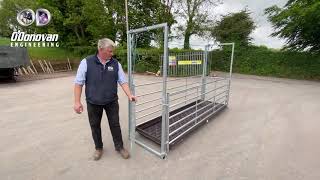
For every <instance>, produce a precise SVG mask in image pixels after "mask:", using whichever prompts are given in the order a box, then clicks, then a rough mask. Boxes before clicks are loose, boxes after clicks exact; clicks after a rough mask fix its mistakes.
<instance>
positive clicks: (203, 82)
mask: <svg viewBox="0 0 320 180" xmlns="http://www.w3.org/2000/svg"><path fill="white" fill-rule="evenodd" d="M207 54H208V46H206V47H205V52H204V58H203V62H202V85H201V94H202V95H201V100H203V101H204V100H205V92H206V81H207V79H206V77H207Z"/></svg>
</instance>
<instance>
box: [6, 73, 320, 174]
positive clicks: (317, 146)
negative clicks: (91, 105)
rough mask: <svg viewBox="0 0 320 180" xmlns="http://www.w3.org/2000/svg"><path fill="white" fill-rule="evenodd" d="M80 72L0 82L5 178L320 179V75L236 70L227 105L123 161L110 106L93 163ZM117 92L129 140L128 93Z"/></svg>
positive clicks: (104, 119) (124, 127) (125, 135)
mask: <svg viewBox="0 0 320 180" xmlns="http://www.w3.org/2000/svg"><path fill="white" fill-rule="evenodd" d="M73 79H74V75H70V76H68V77H59V78H54V79H45V80H36V81H26V82H18V83H9V84H6V83H1V84H0V102H1V103H0V129H1V131H0V179H1V180H31V179H32V180H33V179H34V180H38V179H39V180H46V179H50V180H51V179H55V180H71V179H77V180H90V179H91V180H100V179H101V180H102V179H109V180H116V179H128V180H129V179H130V180H131V179H141V180H142V179H146V180H151V179H154V180H157V179H168V180H176V179H181V180H189V179H194V180H201V179H208V180H209V179H210V180H214V179H215V180H242V179H249V180H260V179H261V180H300V179H301V180H302V179H303V180H319V179H320V171H319V167H320V158H319V153H320V141H319V140H318V139H319V138H320V82H312V81H298V80H288V79H278V78H261V77H255V76H245V75H234V78H233V81H232V87H231V97H230V104H229V108H228V109H226V110H225V111H224V112H223V113H221V114H220V115H219V116H218V117H217V118H216V119H215V120H213V121H210V122H209V123H207V124H206V125H205V126H202V127H201V128H199V129H198V130H197V131H196V132H194V133H192V135H190V136H188V138H186V139H185V140H184V141H183V142H182V143H180V144H179V145H178V146H177V147H176V148H174V150H172V151H170V152H169V156H168V158H167V159H166V160H161V159H160V158H158V157H156V156H155V155H153V154H151V153H149V152H147V151H145V150H143V149H142V148H141V147H136V148H135V154H133V155H132V157H131V158H130V159H129V160H123V159H122V158H121V157H120V156H119V155H118V154H117V153H116V152H115V151H114V148H113V142H112V138H111V134H110V130H109V127H108V124H107V119H106V115H105V114H104V115H103V121H102V131H103V142H104V148H105V149H104V155H103V157H102V159H101V160H99V161H97V162H96V161H93V160H91V155H92V153H93V151H94V145H93V140H92V137H91V131H90V127H89V122H88V119H87V111H86V110H85V111H84V112H83V113H82V114H81V115H78V114H76V113H74V111H73V101H74V100H73ZM139 79H140V80H142V81H143V80H145V82H152V81H153V80H154V79H155V77H152V76H147V77H144V76H139ZM119 92H120V93H119V98H120V100H119V103H120V112H121V113H120V118H121V120H120V121H121V125H122V133H123V138H124V143H125V146H126V147H128V145H129V143H128V138H127V137H128V106H127V98H126V97H125V96H124V93H123V92H122V90H121V89H119ZM82 103H83V104H84V105H85V101H84V97H83V102H82ZM85 109H86V108H85Z"/></svg>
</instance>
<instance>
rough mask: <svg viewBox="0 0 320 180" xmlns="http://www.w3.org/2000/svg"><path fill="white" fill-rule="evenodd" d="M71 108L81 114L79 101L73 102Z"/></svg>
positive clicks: (81, 108)
mask: <svg viewBox="0 0 320 180" xmlns="http://www.w3.org/2000/svg"><path fill="white" fill-rule="evenodd" d="M73 109H74V111H75V112H76V113H78V114H81V113H82V111H83V106H82V104H81V102H78V103H75V104H74V107H73Z"/></svg>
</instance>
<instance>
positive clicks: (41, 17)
mask: <svg viewBox="0 0 320 180" xmlns="http://www.w3.org/2000/svg"><path fill="white" fill-rule="evenodd" d="M50 20H51V14H50V12H49V11H48V10H46V9H37V11H36V25H37V26H45V25H47V24H48V23H49V22H50Z"/></svg>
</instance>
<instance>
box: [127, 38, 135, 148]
mask: <svg viewBox="0 0 320 180" xmlns="http://www.w3.org/2000/svg"><path fill="white" fill-rule="evenodd" d="M127 33H128V56H127V58H128V62H127V63H128V65H127V67H128V80H129V88H130V90H132V86H133V83H132V42H131V41H132V35H131V34H129V32H127ZM128 111H129V114H128V121H129V122H128V125H129V134H128V136H129V140H130V151H132V149H133V143H134V141H133V140H132V139H131V135H132V130H133V129H132V125H131V124H132V121H133V119H132V103H131V102H129V103H128Z"/></svg>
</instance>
